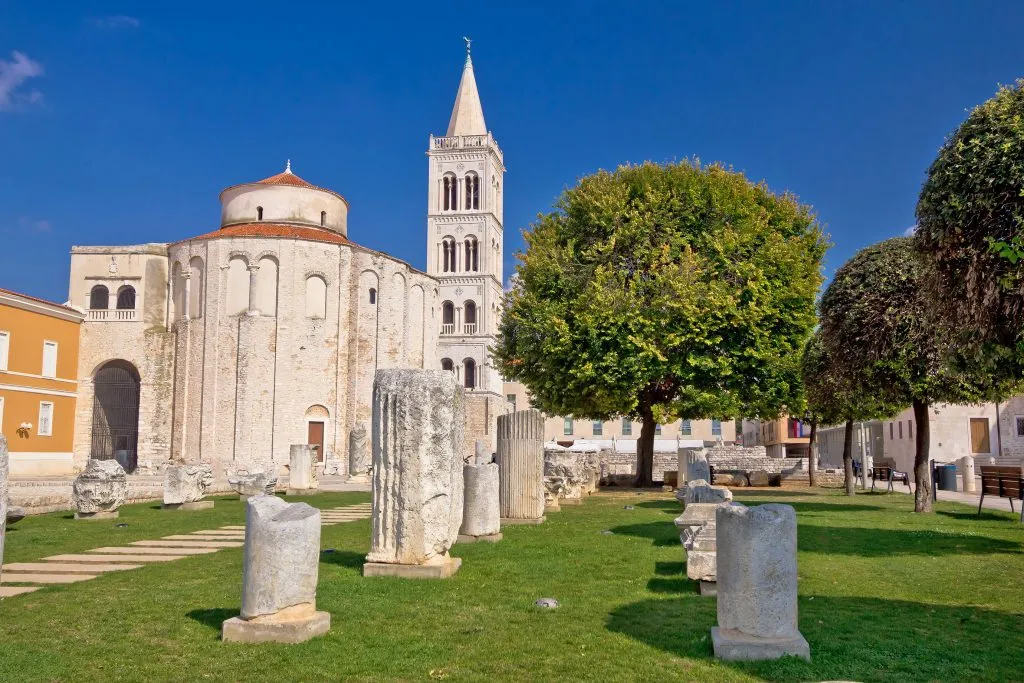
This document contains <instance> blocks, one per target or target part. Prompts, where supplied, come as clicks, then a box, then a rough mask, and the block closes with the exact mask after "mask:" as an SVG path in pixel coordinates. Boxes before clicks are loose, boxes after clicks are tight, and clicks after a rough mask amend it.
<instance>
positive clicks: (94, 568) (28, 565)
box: [4, 562, 142, 576]
mask: <svg viewBox="0 0 1024 683" xmlns="http://www.w3.org/2000/svg"><path fill="white" fill-rule="evenodd" d="M141 566H142V565H141V564H101V563H93V562H83V563H82V564H75V563H71V562H14V563H12V564H5V565H4V572H5V573H6V572H12V576H13V575H14V574H15V573H17V572H53V573H60V574H98V573H101V572H117V571H122V570H125V569H138V568H139V567H141Z"/></svg>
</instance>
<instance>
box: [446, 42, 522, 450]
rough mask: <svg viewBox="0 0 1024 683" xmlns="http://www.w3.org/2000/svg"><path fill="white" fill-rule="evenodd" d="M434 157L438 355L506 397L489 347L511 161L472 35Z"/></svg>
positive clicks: (476, 386)
mask: <svg viewBox="0 0 1024 683" xmlns="http://www.w3.org/2000/svg"><path fill="white" fill-rule="evenodd" d="M427 157H428V159H429V164H430V169H429V178H430V183H429V189H428V193H427V195H428V200H427V201H428V204H427V231H428V232H427V272H428V273H429V274H430V275H433V276H434V277H436V278H438V280H440V298H439V300H440V301H441V302H442V303H441V310H440V316H441V321H440V322H441V326H440V332H441V334H440V336H439V338H438V350H437V355H438V360H439V361H440V364H441V367H442V368H444V369H446V370H451V371H452V372H454V373H455V375H456V377H457V378H458V380H459V383H460V384H461V385H462V386H463V387H465V388H466V389H467V391H468V392H470V393H471V394H472V393H487V394H492V395H495V396H496V397H497V398H500V399H501V400H502V401H504V398H503V397H502V396H501V391H502V380H501V376H500V375H499V373H498V371H497V369H496V368H495V367H494V364H493V362H492V360H491V357H490V354H489V353H488V347H490V346H492V345H493V344H494V343H495V337H496V335H497V332H498V320H499V316H500V315H501V297H502V267H501V264H502V251H503V246H502V209H503V205H502V192H503V190H504V174H505V165H504V162H503V160H502V153H501V149H500V148H499V147H498V144H497V143H496V142H495V141H494V136H492V135H491V133H490V131H488V130H487V125H486V124H485V123H484V112H483V107H482V106H481V105H480V94H479V92H478V91H477V88H476V77H475V75H474V73H473V60H472V59H471V58H470V55H469V41H468V40H467V41H466V63H465V65H464V67H463V69H462V80H461V81H460V82H459V91H458V93H457V94H456V96H455V107H454V108H453V109H452V116H451V120H450V121H449V122H448V132H447V133H446V134H445V136H444V137H434V136H433V135H431V136H430V148H429V150H428V151H427ZM493 411H494V408H492V409H490V412H491V413H492V415H493ZM492 419H493V417H492ZM489 431H490V432H491V434H493V429H491V430H489ZM469 438H470V435H469V431H467V440H469ZM470 444H472V442H471V441H470Z"/></svg>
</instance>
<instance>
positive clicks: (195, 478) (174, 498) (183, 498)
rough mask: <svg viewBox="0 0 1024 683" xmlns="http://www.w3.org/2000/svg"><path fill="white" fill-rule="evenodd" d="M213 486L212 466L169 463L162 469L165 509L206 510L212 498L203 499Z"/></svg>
mask: <svg viewBox="0 0 1024 683" xmlns="http://www.w3.org/2000/svg"><path fill="white" fill-rule="evenodd" d="M211 486H213V468H212V467H210V465H208V464H205V463H204V464H202V465H169V466H168V467H167V469H166V470H165V471H164V503H163V508H164V509H165V510H208V509H210V508H212V507H213V501H212V500H203V497H204V496H205V495H206V492H207V491H208V490H209V488H210V487H211Z"/></svg>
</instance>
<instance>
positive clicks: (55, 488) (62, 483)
mask: <svg viewBox="0 0 1024 683" xmlns="http://www.w3.org/2000/svg"><path fill="white" fill-rule="evenodd" d="M73 482H74V479H73V478H72V477H68V478H62V479H31V480H21V481H12V482H10V489H9V491H8V497H9V500H10V504H11V505H17V506H19V507H23V508H25V511H26V512H28V513H29V514H30V515H41V514H44V513H47V512H62V511H65V510H71V509H72V508H73V506H72V504H71V486H72V483H73ZM232 493H234V491H232V490H231V487H230V486H228V483H227V481H226V480H220V481H216V482H214V484H213V486H211V487H210V488H209V490H208V491H207V493H206V495H207V496H219V495H225V494H232ZM163 498H164V480H163V477H160V478H157V477H149V476H131V475H130V476H129V477H128V495H127V496H126V497H125V500H124V502H125V504H126V505H127V504H129V503H146V502H149V501H157V500H160V501H162V500H163Z"/></svg>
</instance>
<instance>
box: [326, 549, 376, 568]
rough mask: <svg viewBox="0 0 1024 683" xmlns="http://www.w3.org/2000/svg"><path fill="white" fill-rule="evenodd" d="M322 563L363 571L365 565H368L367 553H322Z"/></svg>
mask: <svg viewBox="0 0 1024 683" xmlns="http://www.w3.org/2000/svg"><path fill="white" fill-rule="evenodd" d="M320 561H321V562H322V563H324V564H334V565H337V566H339V567H347V568H349V569H358V570H362V568H363V565H364V564H365V563H366V553H357V552H353V551H351V550H337V549H335V550H334V552H332V553H329V552H327V551H322V552H321V553H320Z"/></svg>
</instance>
